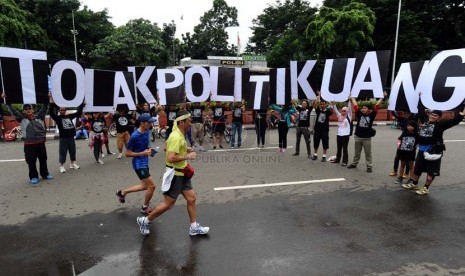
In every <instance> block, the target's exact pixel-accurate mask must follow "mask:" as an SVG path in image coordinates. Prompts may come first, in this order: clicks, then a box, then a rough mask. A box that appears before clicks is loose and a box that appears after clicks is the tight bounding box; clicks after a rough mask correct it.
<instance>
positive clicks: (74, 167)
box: [69, 163, 81, 170]
mask: <svg viewBox="0 0 465 276" xmlns="http://www.w3.org/2000/svg"><path fill="white" fill-rule="evenodd" d="M69 168H70V169H74V170H79V169H80V168H81V167H79V165H78V164H76V163H72V164H70V165H69Z"/></svg>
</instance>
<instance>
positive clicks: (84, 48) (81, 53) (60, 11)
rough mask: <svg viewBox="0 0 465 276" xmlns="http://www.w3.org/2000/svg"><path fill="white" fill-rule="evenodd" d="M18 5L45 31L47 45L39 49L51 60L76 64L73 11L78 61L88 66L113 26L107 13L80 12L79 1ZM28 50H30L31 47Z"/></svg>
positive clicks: (37, 0)
mask: <svg viewBox="0 0 465 276" xmlns="http://www.w3.org/2000/svg"><path fill="white" fill-rule="evenodd" d="M16 2H17V3H18V5H19V6H20V7H21V8H22V9H23V10H25V11H28V12H29V13H31V14H32V15H33V18H34V21H35V22H36V23H37V24H38V25H40V26H41V28H42V29H44V30H45V32H46V36H45V35H44V37H48V41H47V43H46V45H44V46H43V47H40V48H36V49H40V50H43V51H46V52H47V55H48V59H49V60H51V61H52V62H53V61H55V60H62V59H70V60H74V58H75V56H74V37H73V33H72V30H73V20H72V11H74V21H75V29H76V31H77V33H78V34H77V36H76V39H77V43H76V45H77V53H78V60H79V61H80V62H84V63H86V65H87V64H88V63H89V62H90V61H89V60H88V54H89V53H90V51H92V50H93V48H94V47H95V44H97V43H98V42H100V41H101V40H102V39H103V38H104V37H106V36H107V35H109V34H110V33H111V31H112V30H113V28H114V26H113V24H111V23H110V22H109V21H108V19H109V17H108V14H107V11H106V10H104V11H101V12H95V13H94V12H93V11H91V10H89V9H88V8H87V6H84V8H83V9H82V10H79V8H80V5H81V4H80V2H79V0H16ZM27 48H31V47H30V45H28V47H27Z"/></svg>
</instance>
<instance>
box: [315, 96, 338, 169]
mask: <svg viewBox="0 0 465 276" xmlns="http://www.w3.org/2000/svg"><path fill="white" fill-rule="evenodd" d="M319 94H320V92H318V97H317V100H316V101H315V102H314V107H315V113H316V121H315V125H314V127H313V149H314V150H315V151H314V152H313V157H312V160H317V159H318V148H319V147H320V142H321V143H322V144H323V156H322V157H321V162H326V152H327V151H328V148H329V117H330V116H331V114H333V111H332V109H331V108H330V107H328V106H327V103H326V101H322V100H321V99H320V95H319Z"/></svg>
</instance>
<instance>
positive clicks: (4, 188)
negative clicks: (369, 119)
mask: <svg viewBox="0 0 465 276" xmlns="http://www.w3.org/2000/svg"><path fill="white" fill-rule="evenodd" d="M330 132H331V133H330V137H332V138H331V142H330V150H329V154H328V156H331V155H334V153H335V146H336V142H335V132H336V128H334V127H332V128H331V131H330ZM398 135H399V131H397V130H393V129H391V128H389V127H388V126H384V127H383V126H378V127H377V136H376V137H375V138H373V149H374V153H373V156H374V166H373V170H374V171H373V173H371V174H369V173H367V172H366V171H365V163H364V158H363V157H362V161H361V162H360V163H359V166H358V168H356V169H353V170H348V169H346V168H345V167H341V166H339V165H335V164H330V163H329V162H321V161H320V160H317V161H311V160H309V159H307V158H306V154H303V153H304V152H305V146H304V143H303V141H302V145H301V155H300V156H297V157H295V156H291V154H292V153H293V148H289V149H288V151H287V152H286V153H285V154H278V153H275V151H276V148H275V147H276V143H277V131H276V130H272V131H270V132H268V133H267V145H266V148H265V149H260V150H259V149H250V147H252V146H253V145H254V142H255V133H254V132H253V131H252V130H248V131H246V132H245V133H244V147H243V149H236V150H226V151H214V152H212V151H209V152H206V153H202V154H200V155H199V157H198V159H197V160H196V161H195V162H194V163H193V165H194V167H195V169H196V176H195V177H194V179H193V182H194V188H195V190H196V191H197V194H198V221H199V222H200V223H202V224H204V225H207V226H210V227H211V230H210V233H209V235H208V236H206V237H190V236H189V235H188V227H189V221H188V217H187V212H186V207H185V201H184V199H181V198H180V199H179V200H178V204H177V205H176V206H175V207H174V208H173V209H172V210H170V211H169V212H167V213H165V214H164V215H162V216H161V217H159V218H157V219H155V221H154V222H153V223H152V226H151V230H152V234H151V235H150V236H148V237H143V236H142V235H140V233H139V229H138V226H137V224H136V221H135V219H136V217H137V216H139V215H140V213H139V208H140V205H141V202H142V197H143V194H142V193H138V194H130V195H129V196H128V197H127V202H126V203H125V204H120V203H118V201H117V199H116V197H115V196H114V192H115V190H116V189H118V188H123V187H126V186H129V185H131V184H135V183H137V180H138V178H137V176H136V174H135V173H134V172H133V170H132V167H131V162H130V159H129V158H123V159H122V160H118V159H117V158H116V156H115V155H113V156H109V157H105V158H104V161H105V164H104V165H99V164H97V163H96V162H95V160H93V157H92V153H91V151H90V149H89V148H88V147H87V145H86V141H84V140H78V141H77V144H78V163H79V165H80V166H81V169H80V170H77V171H73V170H68V171H67V172H66V173H64V174H60V173H59V171H58V164H57V159H58V140H50V141H48V142H47V149H48V156H49V162H48V164H49V169H50V172H51V173H52V174H53V175H54V176H55V179H53V180H50V181H48V180H47V181H45V180H42V181H41V182H40V183H39V184H38V185H35V186H31V185H30V184H28V178H27V166H26V164H25V162H24V161H13V160H15V159H19V160H20V159H23V158H24V156H23V150H22V148H23V146H22V143H20V142H13V143H0V150H1V157H0V160H1V161H0V179H1V180H0V245H1V246H0V268H1V272H0V274H1V275H73V273H75V274H78V275H79V274H82V275H463V274H465V262H464V261H463V259H464V257H465V253H464V252H465V250H464V249H465V248H464V245H465V215H464V212H463V210H465V203H464V202H465V201H464V200H463V199H464V197H465V181H464V180H463V175H464V173H463V168H464V166H463V160H464V159H463V156H464V154H465V150H464V145H465V140H464V139H465V138H464V136H465V127H464V126H457V127H455V128H453V129H451V130H449V131H448V132H446V135H445V138H446V139H447V140H454V141H450V142H446V145H447V151H446V154H445V157H444V159H443V164H442V171H441V177H439V178H437V179H436V180H435V182H434V183H433V186H432V188H431V193H430V194H429V195H428V196H418V195H416V194H414V193H413V192H410V191H406V190H404V189H402V188H400V187H399V185H395V184H394V178H392V177H389V176H388V173H389V171H390V170H391V168H392V162H393V158H394V154H395V139H396V137H397V136H398ZM288 137H289V146H292V147H295V130H293V129H291V130H290V132H289V136H288ZM110 143H111V146H112V149H113V150H114V149H115V144H116V141H115V139H112V140H111V142H110ZM156 144H157V145H159V146H161V142H157V143H156ZM312 146H313V142H312ZM225 148H229V147H225ZM312 151H313V150H312ZM320 153H321V149H320ZM349 155H350V159H351V158H352V156H353V139H352V140H351V142H350V143H349ZM5 160H8V161H5ZM162 166H163V156H162V155H161V154H160V155H157V156H155V157H154V158H153V159H151V167H150V168H151V173H152V175H154V177H155V179H156V182H157V183H159V182H160V180H159V178H160V175H161V172H162ZM67 167H69V165H68V164H67V166H66V168H67ZM339 178H342V181H328V182H313V183H303V184H302V183H300V184H299V183H295V182H298V181H309V180H325V179H333V180H336V179H339ZM422 180H423V179H422ZM285 182H286V183H287V184H288V185H281V184H283V183H285ZM289 182H292V183H289ZM273 183H278V184H277V185H276V186H265V185H267V184H273ZM246 185H262V186H255V187H250V188H247V189H237V188H236V189H230V190H215V188H217V189H218V188H226V189H227V188H228V187H233V186H240V187H244V186H246ZM240 187H238V188H240ZM161 199H162V196H161V193H160V190H159V187H157V190H156V192H155V195H154V197H153V199H152V202H153V204H157V203H158V202H160V201H161Z"/></svg>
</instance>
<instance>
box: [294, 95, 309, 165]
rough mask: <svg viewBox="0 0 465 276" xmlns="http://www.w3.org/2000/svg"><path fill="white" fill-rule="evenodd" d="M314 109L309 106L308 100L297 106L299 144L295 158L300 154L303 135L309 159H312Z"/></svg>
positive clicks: (297, 136) (297, 144)
mask: <svg viewBox="0 0 465 276" xmlns="http://www.w3.org/2000/svg"><path fill="white" fill-rule="evenodd" d="M312 109H313V107H311V106H310V105H309V104H308V101H307V100H303V101H302V106H297V107H296V110H297V111H298V112H299V120H298V122H297V127H296V130H295V134H296V138H297V142H296V146H295V153H294V154H293V155H294V156H297V155H299V153H300V139H301V137H302V135H303V136H304V140H305V145H306V146H307V157H308V158H312V156H311V152H310V130H309V129H308V128H309V127H310V113H311V112H312Z"/></svg>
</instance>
